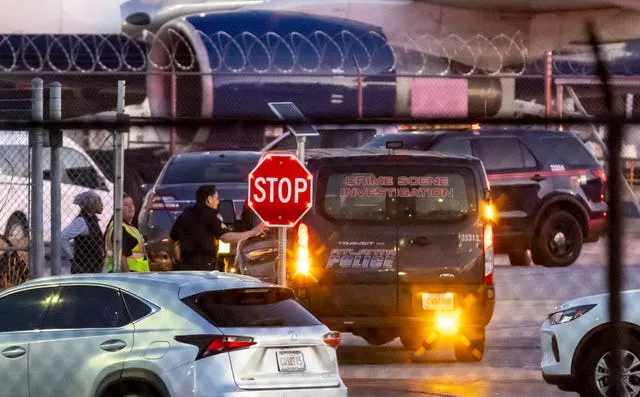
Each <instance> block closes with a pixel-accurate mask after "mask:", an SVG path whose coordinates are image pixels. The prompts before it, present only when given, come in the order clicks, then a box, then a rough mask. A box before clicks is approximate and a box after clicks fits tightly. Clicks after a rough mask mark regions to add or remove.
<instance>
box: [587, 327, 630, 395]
mask: <svg viewBox="0 0 640 397" xmlns="http://www.w3.org/2000/svg"><path fill="white" fill-rule="evenodd" d="M590 348H591V349H593V350H592V352H591V353H590V354H589V355H588V357H587V359H586V360H585V361H584V364H583V365H582V367H581V368H580V373H581V376H580V379H584V382H582V388H583V389H582V390H581V391H580V397H606V396H608V389H609V384H610V382H609V375H608V373H609V362H610V360H611V351H610V349H609V347H608V346H606V344H604V343H598V344H594V345H590ZM620 352H621V355H622V375H623V377H622V383H623V387H624V388H625V389H626V390H627V392H628V394H627V395H629V396H632V397H635V396H640V343H639V342H638V341H637V340H635V339H634V338H633V337H631V336H628V337H627V338H625V339H623V341H622V346H621V350H620Z"/></svg>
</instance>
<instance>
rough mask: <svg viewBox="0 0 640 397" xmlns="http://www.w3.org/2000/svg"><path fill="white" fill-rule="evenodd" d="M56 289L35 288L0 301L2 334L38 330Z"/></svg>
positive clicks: (0, 330) (0, 327) (0, 329)
mask: <svg viewBox="0 0 640 397" xmlns="http://www.w3.org/2000/svg"><path fill="white" fill-rule="evenodd" d="M55 291H56V290H55V289H54V288H35V289H30V290H26V291H22V292H16V293H13V294H11V295H8V296H5V297H4V298H2V299H0V318H1V319H2V321H0V332H15V331H29V330H33V329H38V328H40V326H41V325H42V320H43V318H44V315H45V313H46V311H47V304H48V302H49V300H50V298H51V297H52V296H53V295H54V293H55Z"/></svg>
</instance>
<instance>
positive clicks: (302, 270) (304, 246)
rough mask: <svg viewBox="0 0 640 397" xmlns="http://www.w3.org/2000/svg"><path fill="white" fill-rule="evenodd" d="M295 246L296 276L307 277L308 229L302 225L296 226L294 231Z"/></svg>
mask: <svg viewBox="0 0 640 397" xmlns="http://www.w3.org/2000/svg"><path fill="white" fill-rule="evenodd" d="M296 246H297V249H296V261H295V264H296V274H301V275H304V276H308V275H309V273H310V271H311V258H310V252H309V227H308V226H307V225H305V224H304V223H300V224H298V228H297V230H296Z"/></svg>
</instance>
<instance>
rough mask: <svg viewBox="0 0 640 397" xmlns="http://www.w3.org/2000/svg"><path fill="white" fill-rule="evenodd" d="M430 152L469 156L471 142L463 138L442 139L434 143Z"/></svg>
mask: <svg viewBox="0 0 640 397" xmlns="http://www.w3.org/2000/svg"><path fill="white" fill-rule="evenodd" d="M431 150H433V151H436V152H442V153H450V154H459V155H469V156H471V154H472V152H471V142H469V140H468V139H465V138H442V139H440V140H438V142H436V143H435V144H434V145H433V147H432V148H431Z"/></svg>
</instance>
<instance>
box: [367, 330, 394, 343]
mask: <svg viewBox="0 0 640 397" xmlns="http://www.w3.org/2000/svg"><path fill="white" fill-rule="evenodd" d="M361 336H362V337H363V338H364V340H366V341H367V343H368V344H370V345H373V346H382V345H386V344H387V343H389V342H391V341H392V340H394V339H395V338H397V337H398V332H397V330H388V329H368V330H366V331H364V332H363V333H362V334H361Z"/></svg>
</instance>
